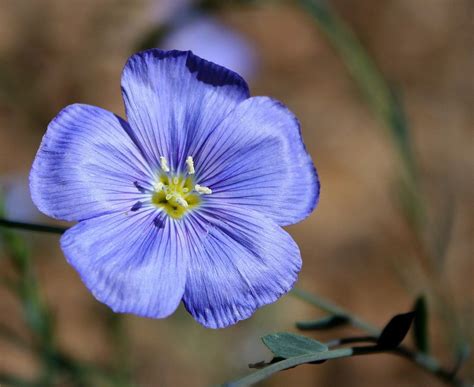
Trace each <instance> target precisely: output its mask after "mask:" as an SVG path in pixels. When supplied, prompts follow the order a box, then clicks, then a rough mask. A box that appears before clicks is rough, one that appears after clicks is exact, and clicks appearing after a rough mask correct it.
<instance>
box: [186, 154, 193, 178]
mask: <svg viewBox="0 0 474 387" xmlns="http://www.w3.org/2000/svg"><path fill="white" fill-rule="evenodd" d="M186 169H187V170H188V174H190V175H193V174H194V172H195V171H194V161H193V158H192V157H191V156H188V157H187V158H186Z"/></svg>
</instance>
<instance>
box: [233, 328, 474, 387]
mask: <svg viewBox="0 0 474 387" xmlns="http://www.w3.org/2000/svg"><path fill="white" fill-rule="evenodd" d="M367 339H370V340H367ZM371 339H373V338H368V337H365V338H361V337H360V338H348V339H346V343H350V342H354V343H355V342H364V341H371ZM379 353H386V354H391V355H397V356H401V357H404V358H406V359H408V360H411V361H414V362H417V361H418V355H419V354H417V353H416V352H413V351H410V350H409V349H407V348H405V347H398V348H384V347H381V346H378V345H368V346H361V347H352V348H339V349H332V350H329V351H326V352H317V353H312V354H307V355H301V356H295V357H291V358H289V359H285V360H282V361H279V362H277V363H273V364H271V365H269V366H267V367H265V368H262V369H260V370H258V371H255V372H253V373H251V374H250V375H247V376H244V377H243V378H241V379H238V380H236V381H233V382H229V383H226V384H224V386H225V387H243V386H250V385H253V384H255V383H258V382H260V381H262V380H264V379H266V378H268V377H270V376H271V375H273V374H275V373H277V372H280V371H283V370H286V369H289V368H293V367H296V366H299V365H302V364H309V363H315V362H322V361H325V360H331V359H340V358H344V357H350V356H361V355H374V354H379ZM434 375H435V376H437V377H438V378H439V379H441V380H443V381H444V382H446V383H448V384H451V385H453V386H456V387H468V386H470V385H471V384H470V383H468V382H464V381H462V380H460V379H457V378H456V377H455V376H453V375H452V374H451V373H450V372H449V371H446V370H444V369H442V368H438V369H437V370H436V372H434Z"/></svg>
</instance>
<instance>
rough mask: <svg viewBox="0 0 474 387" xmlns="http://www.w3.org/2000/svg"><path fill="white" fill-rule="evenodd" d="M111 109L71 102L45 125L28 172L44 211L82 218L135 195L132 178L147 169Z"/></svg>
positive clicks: (143, 176) (146, 174)
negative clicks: (39, 144) (46, 126)
mask: <svg viewBox="0 0 474 387" xmlns="http://www.w3.org/2000/svg"><path fill="white" fill-rule="evenodd" d="M127 130H129V129H128V124H127V123H126V122H125V121H123V120H122V119H121V118H119V117H117V116H116V115H114V114H113V113H110V112H108V111H106V110H103V109H100V108H98V107H94V106H88V105H80V104H76V105H70V106H68V107H66V108H65V109H63V110H62V111H61V112H60V113H59V114H58V115H57V117H56V118H55V119H54V120H53V121H52V122H51V123H50V124H49V126H48V130H47V131H46V134H45V136H44V137H43V140H42V142H41V146H40V148H39V150H38V153H37V155H36V158H35V161H34V163H33V167H32V169H31V172H30V190H31V196H32V199H33V202H34V203H35V204H36V206H37V207H38V208H39V209H40V210H41V211H42V212H43V213H45V214H47V215H49V216H51V217H53V218H57V219H64V220H70V221H72V220H81V219H87V218H90V217H93V216H98V215H101V214H105V213H110V212H113V211H126V210H128V209H129V208H130V207H131V206H132V205H133V203H134V202H136V201H137V200H138V199H139V198H140V195H141V194H140V192H139V191H138V190H137V188H136V187H135V186H134V181H140V182H143V181H149V180H150V176H152V175H151V172H150V170H149V168H148V166H147V164H146V162H145V160H144V158H143V156H142V155H141V153H140V150H139V149H138V148H137V147H136V146H135V144H134V143H133V141H132V140H131V139H130V137H129V136H128V134H127V132H126V131H127Z"/></svg>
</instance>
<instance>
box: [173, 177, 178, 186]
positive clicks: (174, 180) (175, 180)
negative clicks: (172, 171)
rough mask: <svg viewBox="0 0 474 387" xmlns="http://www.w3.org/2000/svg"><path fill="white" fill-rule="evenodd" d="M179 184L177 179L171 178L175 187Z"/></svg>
mask: <svg viewBox="0 0 474 387" xmlns="http://www.w3.org/2000/svg"><path fill="white" fill-rule="evenodd" d="M178 183H179V178H177V177H173V184H174V185H176V184H178Z"/></svg>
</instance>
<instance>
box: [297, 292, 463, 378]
mask: <svg viewBox="0 0 474 387" xmlns="http://www.w3.org/2000/svg"><path fill="white" fill-rule="evenodd" d="M290 294H291V295H293V296H294V297H296V298H298V299H300V300H303V301H306V302H308V303H309V304H311V305H314V306H316V307H317V308H319V309H321V310H323V311H325V312H327V313H331V314H337V315H344V316H346V317H347V318H348V319H349V322H350V324H351V325H353V326H354V327H356V328H359V329H361V330H362V331H365V332H367V333H368V334H370V335H371V336H373V337H374V338H376V337H378V336H379V335H380V332H381V331H380V330H379V329H377V328H376V327H374V326H373V325H371V324H369V323H366V322H365V321H363V320H361V319H360V318H359V317H357V316H354V315H352V314H351V313H349V312H348V311H346V310H345V309H343V308H341V307H339V306H337V305H335V304H333V303H332V302H330V301H328V300H326V299H324V298H321V297H319V296H315V295H313V294H310V293H308V292H305V291H304V290H301V289H297V288H294V289H293V290H292V291H291V292H290ZM359 339H360V338H359ZM365 339H367V337H364V341H370V340H365ZM343 340H344V339H343ZM359 341H360V340H359ZM354 342H355V341H354ZM349 343H350V341H348V342H344V343H343V342H341V343H340V344H349ZM332 344H333V345H334V342H333V343H332ZM394 351H395V352H394V353H395V354H397V355H400V356H403V357H405V358H407V359H408V360H410V361H412V362H413V363H414V364H416V365H417V366H418V367H420V368H421V369H423V370H424V371H426V372H429V373H431V374H432V375H434V376H436V377H438V378H439V379H441V380H443V381H444V382H446V383H448V384H451V385H454V386H468V385H470V384H469V383H466V382H463V381H461V380H459V379H457V378H456V376H455V374H454V373H453V372H451V371H447V370H446V369H444V368H442V367H441V366H440V365H439V363H438V361H437V360H436V359H434V358H433V357H431V356H428V355H426V354H423V353H421V352H413V351H410V350H409V349H408V348H406V347H403V346H401V347H398V348H397V349H396V350H394Z"/></svg>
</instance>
